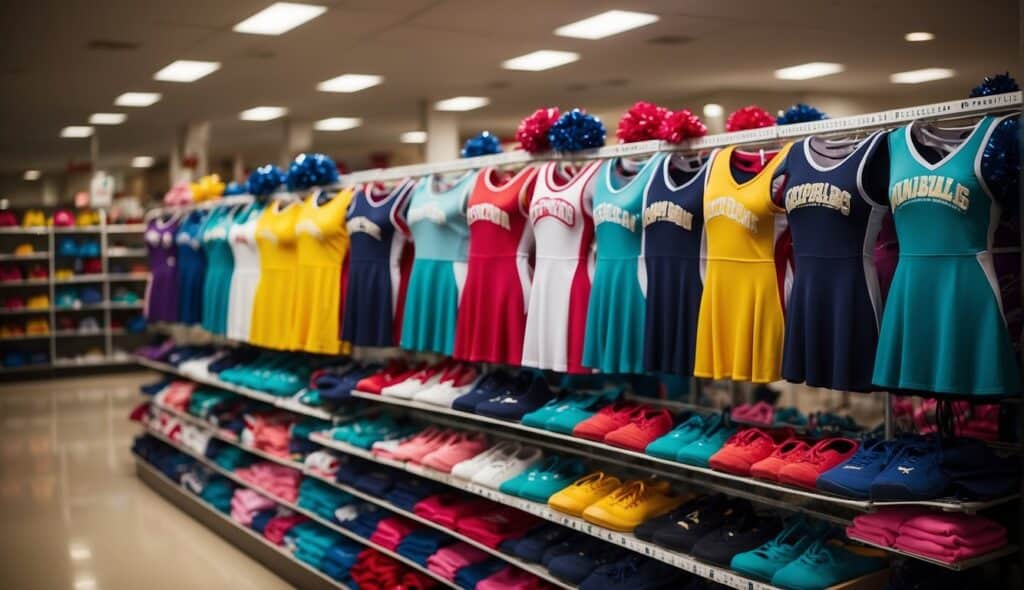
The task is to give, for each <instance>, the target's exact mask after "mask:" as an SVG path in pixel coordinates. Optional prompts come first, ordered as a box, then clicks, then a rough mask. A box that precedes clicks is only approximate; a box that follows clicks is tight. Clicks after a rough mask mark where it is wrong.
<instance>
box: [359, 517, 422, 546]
mask: <svg viewBox="0 0 1024 590" xmlns="http://www.w3.org/2000/svg"><path fill="white" fill-rule="evenodd" d="M418 528H421V526H420V525H419V524H417V523H415V522H413V521H411V520H409V519H408V518H402V517H401V516H390V517H388V518H384V519H382V520H381V521H380V522H378V523H377V530H375V531H373V534H372V535H370V541H373V542H374V543H376V544H378V545H380V546H381V547H384V548H385V549H389V550H391V551H394V550H395V549H397V548H398V545H399V544H400V543H401V542H402V539H403V538H405V536H406V535H408V534H409V533H411V532H413V531H414V530H416V529H418Z"/></svg>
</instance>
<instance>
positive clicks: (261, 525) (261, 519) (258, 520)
mask: <svg viewBox="0 0 1024 590" xmlns="http://www.w3.org/2000/svg"><path fill="white" fill-rule="evenodd" d="M275 516H277V508H276V507H275V508H270V509H267V510H260V511H259V512H257V513H255V514H253V515H252V521H251V522H250V523H249V528H251V529H252V530H254V531H256V532H257V533H259V534H261V535H262V534H263V531H265V530H266V528H267V523H269V522H270V520H271V519H272V518H274V517H275Z"/></svg>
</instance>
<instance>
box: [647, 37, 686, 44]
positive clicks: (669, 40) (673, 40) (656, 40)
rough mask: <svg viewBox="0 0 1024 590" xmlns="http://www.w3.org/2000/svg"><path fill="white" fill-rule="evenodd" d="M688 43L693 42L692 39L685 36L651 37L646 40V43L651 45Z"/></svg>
mask: <svg viewBox="0 0 1024 590" xmlns="http://www.w3.org/2000/svg"><path fill="white" fill-rule="evenodd" d="M690 41H693V37H687V36H686V35H661V36H660V37H652V38H650V39H648V40H647V42H648V43H651V44H653V45H686V44H687V43H689V42H690Z"/></svg>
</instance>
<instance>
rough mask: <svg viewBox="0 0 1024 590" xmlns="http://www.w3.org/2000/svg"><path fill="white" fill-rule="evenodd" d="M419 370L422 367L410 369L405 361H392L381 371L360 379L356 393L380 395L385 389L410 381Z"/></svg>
mask: <svg viewBox="0 0 1024 590" xmlns="http://www.w3.org/2000/svg"><path fill="white" fill-rule="evenodd" d="M419 369H420V367H409V366H408V365H406V364H405V362H404V361H400V360H399V361H391V363H389V364H388V366H386V367H384V368H383V369H381V370H380V371H378V372H376V373H374V374H373V375H370V376H369V377H365V378H363V379H360V380H359V382H358V383H356V387H355V391H358V392H359V393H371V394H374V395H380V392H381V390H382V389H383V388H385V387H387V386H389V385H394V384H395V383H400V382H402V381H404V380H405V379H408V378H409V377H411V376H412V375H413V373H415V372H416V371H418V370H419Z"/></svg>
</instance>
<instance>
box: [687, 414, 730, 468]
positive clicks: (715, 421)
mask: <svg viewBox="0 0 1024 590" xmlns="http://www.w3.org/2000/svg"><path fill="white" fill-rule="evenodd" d="M736 430H737V429H736V427H735V426H732V425H726V423H725V417H724V416H723V415H722V414H716V415H715V416H712V417H711V419H710V420H708V422H707V426H706V427H705V428H704V432H702V433H701V435H700V437H699V438H698V439H697V440H695V441H693V442H692V443H690V444H688V445H686V446H685V447H683V448H681V449H679V452H678V453H676V457H675V459H676V461H679V462H680V463H687V464H689V465H696V466H697V467H707V466H708V459H710V458H711V455H714V454H715V453H717V452H718V449H721V448H722V445H724V444H725V441H727V440H729V437H730V436H732V435H734V434H736Z"/></svg>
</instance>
